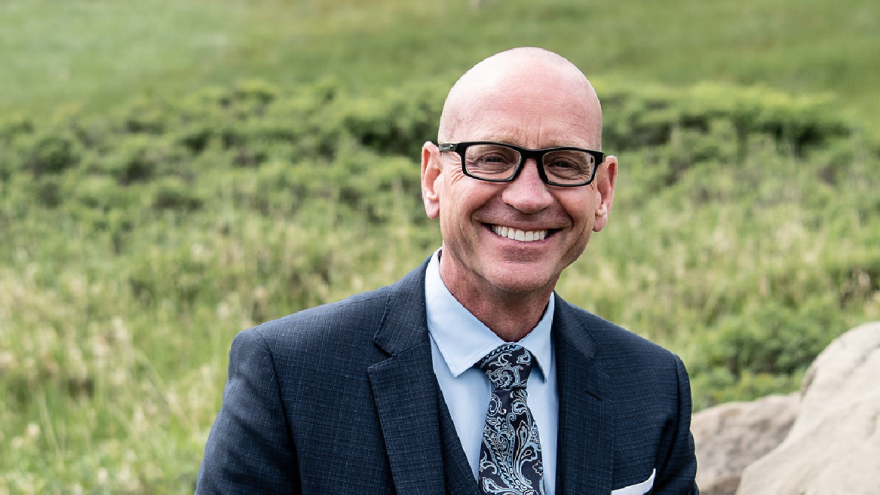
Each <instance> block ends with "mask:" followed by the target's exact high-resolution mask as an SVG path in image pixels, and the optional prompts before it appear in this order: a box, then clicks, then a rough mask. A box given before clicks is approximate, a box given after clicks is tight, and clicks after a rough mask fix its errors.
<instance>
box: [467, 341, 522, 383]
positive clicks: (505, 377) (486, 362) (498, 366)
mask: <svg viewBox="0 0 880 495" xmlns="http://www.w3.org/2000/svg"><path fill="white" fill-rule="evenodd" d="M532 362H533V361H532V354H531V353H530V352H529V351H527V350H526V349H525V348H524V347H522V346H521V345H518V344H503V345H500V346H498V347H496V348H495V350H493V351H492V352H490V353H489V354H487V355H486V357H484V358H483V359H481V360H480V362H479V363H478V365H479V366H480V369H481V370H483V373H485V374H486V376H488V377H489V381H491V382H492V386H493V387H495V388H496V389H500V390H512V389H515V388H523V387H525V386H526V381H528V379H529V373H530V372H531V371H532Z"/></svg>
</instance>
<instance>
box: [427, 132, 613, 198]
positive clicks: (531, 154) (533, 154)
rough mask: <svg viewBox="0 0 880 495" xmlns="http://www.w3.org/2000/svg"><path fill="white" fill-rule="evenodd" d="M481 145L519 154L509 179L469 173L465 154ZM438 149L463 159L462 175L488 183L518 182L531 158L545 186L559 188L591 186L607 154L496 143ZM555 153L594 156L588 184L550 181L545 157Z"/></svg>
mask: <svg viewBox="0 0 880 495" xmlns="http://www.w3.org/2000/svg"><path fill="white" fill-rule="evenodd" d="M480 144H494V145H497V146H504V147H505V148H510V149H512V150H515V151H516V152H518V153H519V163H518V164H517V165H516V168H515V169H514V170H513V174H511V176H510V177H507V178H505V179H487V178H485V177H477V176H475V175H473V174H471V173H470V172H468V170H467V163H466V159H465V152H466V151H467V149H468V147H470V146H474V145H480ZM437 147H438V148H439V149H440V152H441V153H443V152H455V153H458V156H459V157H460V158H461V171H462V173H464V174H465V175H467V176H468V177H471V178H473V179H477V180H484V181H487V182H513V181H514V180H516V178H517V177H519V173H520V172H522V169H523V164H524V163H525V162H526V160H528V159H529V158H534V159H535V163H536V164H537V165H538V176H539V177H541V181H543V182H544V184H547V185H549V186H559V187H580V186H586V185H588V184H590V183H591V182H593V179H595V178H596V172H597V171H598V170H599V166H600V165H602V164H603V163H604V162H605V153H603V152H601V151H595V150H588V149H584V148H576V147H574V146H561V147H556V148H543V149H537V150H533V149H530V148H522V147H520V146H516V145H513V144H507V143H497V142H494V141H462V142H460V143H438V144H437ZM554 151H583V152H585V153H587V154H589V155H590V156H592V157H593V158H594V159H595V160H596V166H595V167H593V174H592V175H590V178H589V179H587V181H586V182H579V183H577V184H563V183H560V182H553V181H552V180H550V178H549V177H547V172H545V171H544V155H545V154H547V153H551V152H554Z"/></svg>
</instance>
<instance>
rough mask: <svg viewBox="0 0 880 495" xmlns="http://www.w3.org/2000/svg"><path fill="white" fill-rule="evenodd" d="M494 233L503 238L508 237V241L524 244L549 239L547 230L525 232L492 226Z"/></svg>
mask: <svg viewBox="0 0 880 495" xmlns="http://www.w3.org/2000/svg"><path fill="white" fill-rule="evenodd" d="M492 232H495V233H496V234H498V235H500V236H501V237H507V238H508V239H513V240H515V241H523V242H531V241H540V240H543V239H545V238H546V237H547V231H546V230H533V231H525V230H519V229H512V228H509V227H501V226H498V225H493V226H492Z"/></svg>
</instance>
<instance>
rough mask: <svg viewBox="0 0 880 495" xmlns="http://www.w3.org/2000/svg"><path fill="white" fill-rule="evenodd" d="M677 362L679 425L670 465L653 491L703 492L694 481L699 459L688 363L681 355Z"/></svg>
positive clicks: (663, 468) (659, 474) (673, 443)
mask: <svg viewBox="0 0 880 495" xmlns="http://www.w3.org/2000/svg"><path fill="white" fill-rule="evenodd" d="M675 364H676V367H677V370H676V371H677V374H678V406H679V407H678V425H677V427H676V428H675V429H674V430H673V434H672V438H671V443H670V448H669V450H668V454H667V457H666V464H665V466H663V467H662V469H660V470H659V471H658V473H657V474H658V477H657V482H656V483H654V492H653V493H659V494H667V493H668V494H689V495H699V493H700V490H699V488H697V483H696V481H695V480H694V479H695V477H696V475H697V458H696V454H695V451H694V437H693V435H692V434H691V415H692V405H691V385H690V380H689V379H688V374H687V371H686V370H685V367H684V363H682V362H681V359H680V358H679V357H678V356H675Z"/></svg>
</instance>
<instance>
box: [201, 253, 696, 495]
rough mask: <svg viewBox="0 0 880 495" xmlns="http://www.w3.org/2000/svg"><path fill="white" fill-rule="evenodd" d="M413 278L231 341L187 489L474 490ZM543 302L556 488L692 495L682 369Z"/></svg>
mask: <svg viewBox="0 0 880 495" xmlns="http://www.w3.org/2000/svg"><path fill="white" fill-rule="evenodd" d="M425 268H426V264H423V265H422V266H421V267H419V268H418V269H416V270H414V271H412V272H411V273H410V274H408V275H407V276H406V277H404V278H403V279H402V280H401V281H399V282H398V283H396V284H394V285H392V286H389V287H383V288H381V289H378V290H376V291H372V292H368V293H364V294H359V295H356V296H352V297H350V298H348V299H346V300H344V301H341V302H338V303H334V304H329V305H326V306H321V307H317V308H312V309H309V310H305V311H302V312H299V313H296V314H293V315H290V316H287V317H284V318H281V319H278V320H275V321H272V322H269V323H265V324H263V325H260V326H257V327H255V328H252V329H250V330H246V331H244V332H241V333H240V334H239V335H238V336H237V337H236V338H235V340H234V341H233V343H232V349H231V351H230V355H229V379H228V382H227V383H226V388H225V389H224V393H223V406H222V408H221V410H220V413H219V414H218V415H217V418H216V420H215V422H214V426H213V427H212V429H211V433H210V436H209V438H208V442H207V445H206V448H205V457H204V460H203V461H202V465H201V468H200V469H199V478H198V486H197V488H196V492H197V493H224V494H226V493H307V494H349V493H351V494H374V493H376V494H392V493H398V494H404V495H409V494H438V495H440V494H444V493H452V494H459V493H461V494H474V495H476V494H477V493H478V487H477V482H476V480H475V479H474V477H473V474H472V472H471V470H470V467H469V466H468V462H467V458H466V456H465V454H464V451H463V450H462V447H461V444H460V442H459V440H458V436H457V434H456V432H455V428H454V426H453V424H452V420H451V418H450V416H449V412H448V410H447V408H446V404H445V402H444V401H443V397H442V393H441V391H440V388H439V385H438V384H437V379H436V378H435V376H434V371H433V368H432V363H431V359H432V358H431V344H430V338H429V336H428V328H427V320H426V313H425V289H424V288H425ZM553 297H556V311H555V314H554V318H553V330H552V335H553V343H554V346H555V352H556V360H557V374H558V375H557V378H558V386H559V432H558V441H557V448H558V454H557V456H558V460H557V464H558V467H557V473H556V475H557V493H560V494H605V495H608V494H609V493H611V491H612V490H615V489H620V488H621V487H626V486H630V485H637V484H639V483H642V486H645V483H644V482H645V481H646V480H647V479H649V478H650V477H651V476H652V474H653V475H654V478H653V489H652V491H650V492H646V493H664V494H666V493H669V494H689V493H694V494H696V493H698V490H697V487H696V485H695V483H694V476H695V474H696V459H695V457H694V444H693V438H692V436H691V433H690V418H691V402H690V385H689V382H688V377H687V372H686V371H685V369H684V366H683V364H682V362H681V360H680V359H679V358H678V357H677V356H675V355H673V354H671V353H670V352H668V351H666V350H664V349H662V348H661V347H659V346H657V345H655V344H653V343H651V342H649V341H647V340H645V339H642V338H641V337H638V336H636V335H635V334H633V333H630V332H628V331H626V330H624V329H621V328H619V327H617V326H615V325H613V324H611V323H609V322H607V321H605V320H603V319H601V318H599V317H597V316H594V315H592V314H590V313H588V312H586V311H583V310H581V309H579V308H577V307H574V306H572V305H570V304H568V303H566V302H565V301H563V300H562V299H561V298H559V297H558V296H556V295H554V296H553ZM648 485H650V483H648ZM637 493H642V491H638V492H637Z"/></svg>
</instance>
